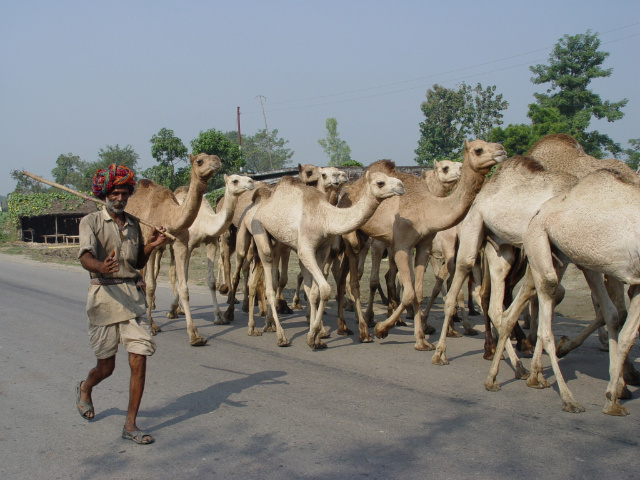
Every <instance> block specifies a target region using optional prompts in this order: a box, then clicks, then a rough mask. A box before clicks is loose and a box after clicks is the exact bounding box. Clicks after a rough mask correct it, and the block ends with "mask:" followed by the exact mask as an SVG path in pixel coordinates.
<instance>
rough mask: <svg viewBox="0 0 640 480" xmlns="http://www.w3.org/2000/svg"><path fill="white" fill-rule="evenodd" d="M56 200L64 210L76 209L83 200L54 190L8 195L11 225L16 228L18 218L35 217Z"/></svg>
mask: <svg viewBox="0 0 640 480" xmlns="http://www.w3.org/2000/svg"><path fill="white" fill-rule="evenodd" d="M54 200H58V201H59V202H60V203H61V204H62V208H63V209H64V210H69V211H73V210H75V209H77V208H78V207H79V206H80V205H82V203H83V202H84V200H83V199H82V198H80V197H78V196H76V195H73V194H71V193H67V192H64V191H61V190H58V189H55V188H51V189H50V190H49V191H47V192H41V193H26V194H25V193H15V192H14V193H11V194H10V195H9V198H8V201H7V204H8V210H9V211H8V213H9V217H10V219H11V223H12V224H13V225H14V226H15V227H16V228H17V227H18V225H19V223H20V222H19V219H20V217H37V216H38V215H40V214H41V213H42V212H43V211H44V210H46V209H47V208H50V207H51V205H53V201H54Z"/></svg>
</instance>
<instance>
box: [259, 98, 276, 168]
mask: <svg viewBox="0 0 640 480" xmlns="http://www.w3.org/2000/svg"><path fill="white" fill-rule="evenodd" d="M256 98H259V99H260V106H261V107H262V117H263V118H264V129H265V130H266V131H267V148H268V149H269V167H270V168H271V170H273V160H272V159H271V137H270V136H269V127H268V126H267V116H266V115H265V113H264V104H263V103H262V100H266V97H264V96H262V95H258V96H257V97H256Z"/></svg>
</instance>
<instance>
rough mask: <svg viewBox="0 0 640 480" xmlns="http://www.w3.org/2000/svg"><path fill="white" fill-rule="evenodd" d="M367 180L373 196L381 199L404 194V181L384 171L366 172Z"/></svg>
mask: <svg viewBox="0 0 640 480" xmlns="http://www.w3.org/2000/svg"><path fill="white" fill-rule="evenodd" d="M365 177H366V182H367V184H368V185H369V188H370V189H371V193H373V196H374V197H376V198H377V199H379V200H384V199H385V198H389V197H393V196H396V195H403V194H404V185H403V183H402V182H401V181H400V180H399V179H397V178H394V177H390V176H389V175H387V174H385V173H382V172H369V171H368V170H367V171H366V172H365Z"/></svg>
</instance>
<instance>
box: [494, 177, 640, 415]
mask: <svg viewBox="0 0 640 480" xmlns="http://www.w3.org/2000/svg"><path fill="white" fill-rule="evenodd" d="M638 205H640V186H639V182H638V179H637V177H636V178H629V177H628V176H627V175H626V174H624V173H623V174H621V173H620V172H618V171H614V170H610V169H606V170H599V171H596V172H594V173H591V174H589V175H588V176H586V177H584V178H583V179H581V180H580V182H579V183H578V184H577V185H576V186H575V187H574V188H573V189H571V190H570V191H569V192H566V193H564V194H562V195H558V196H556V197H554V198H552V199H550V200H548V201H547V202H546V203H545V204H544V205H542V207H541V208H540V210H539V212H538V213H537V214H536V215H535V217H534V218H533V219H532V220H531V223H530V224H529V226H528V228H527V230H526V233H525V236H524V248H525V251H526V252H527V255H528V257H529V266H530V271H531V276H532V277H533V282H534V284H535V288H536V291H537V294H538V300H539V319H540V320H539V322H540V324H539V337H540V338H539V341H538V343H537V344H536V350H535V353H534V358H533V360H532V363H531V376H530V378H529V380H528V381H527V385H528V386H531V387H535V388H544V387H548V386H549V384H548V383H547V382H546V380H545V379H544V377H543V374H542V349H543V348H544V350H546V352H547V354H548V355H549V359H550V361H551V365H552V367H553V373H554V375H555V376H556V380H557V383H558V389H559V391H560V396H561V398H562V402H563V410H565V411H569V412H573V413H578V412H582V411H584V408H583V407H582V406H581V405H580V404H579V403H578V402H576V400H575V399H574V397H573V395H572V394H571V391H570V390H569V389H568V387H567V385H566V383H565V382H564V379H563V377H562V372H561V371H560V368H559V365H558V361H557V357H556V349H555V345H554V339H553V334H552V331H551V320H552V317H553V296H554V293H555V290H556V288H557V286H558V284H559V281H560V280H559V279H560V277H561V273H562V271H563V270H564V269H566V265H567V263H568V262H573V263H575V264H576V265H578V266H580V267H581V268H582V269H584V272H585V276H587V278H589V280H590V281H589V286H590V287H591V290H592V293H593V294H594V295H595V296H596V298H597V300H598V303H599V305H601V306H602V309H603V311H604V317H605V319H606V323H607V328H608V333H609V361H610V366H609V374H610V378H609V384H608V386H607V389H606V395H605V396H606V404H605V407H604V413H606V414H609V415H628V413H629V412H628V410H627V409H626V408H624V407H623V406H621V405H620V404H619V402H618V400H619V398H622V396H626V395H629V392H628V390H627V389H626V387H625V383H624V380H623V365H624V363H625V360H626V359H627V355H628V353H629V349H630V348H631V346H632V345H633V343H634V341H635V337H636V335H637V334H638V326H639V325H640V271H639V270H638V257H639V252H640V211H639V210H638V207H637V206H638ZM554 255H555V256H556V257H557V259H558V261H559V262H561V263H562V265H559V263H558V262H554V258H553V256H554ZM602 274H605V275H607V276H609V277H610V278H616V279H617V280H618V281H619V282H621V283H627V284H629V285H630V287H629V292H628V293H629V298H630V299H631V304H630V309H629V314H628V316H627V319H626V322H625V323H624V326H623V327H622V330H620V332H619V333H618V321H617V320H618V319H617V309H616V307H615V306H614V305H613V303H612V302H611V300H610V299H609V296H608V295H607V291H606V289H605V286H604V280H603V277H602ZM525 286H526V285H525ZM523 288H525V287H524V286H523ZM528 288H529V289H530V290H531V289H532V287H531V285H530V283H529V287H528ZM514 303H515V301H514ZM516 318H517V317H516ZM510 321H511V323H513V318H511V319H510ZM508 327H509V325H506V326H505V329H508ZM500 334H501V335H500V339H499V343H498V348H502V346H503V345H504V343H505V339H504V338H503V337H504V335H503V332H502V331H501V332H500ZM498 351H500V350H498ZM498 351H497V352H498ZM497 352H496V353H497ZM496 357H497V355H496ZM496 363H497V362H496V360H495V359H494V365H493V366H492V371H491V372H490V376H489V377H488V378H487V382H490V381H491V380H493V381H494V382H495V375H494V373H495V374H497V366H496V365H495V364H496ZM493 367H495V368H493ZM492 377H493V378H492Z"/></svg>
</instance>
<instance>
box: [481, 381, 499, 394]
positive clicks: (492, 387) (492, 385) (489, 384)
mask: <svg viewBox="0 0 640 480" xmlns="http://www.w3.org/2000/svg"><path fill="white" fill-rule="evenodd" d="M484 388H486V389H487V390H488V391H490V392H499V391H500V385H498V382H496V381H495V380H485V382H484Z"/></svg>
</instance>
